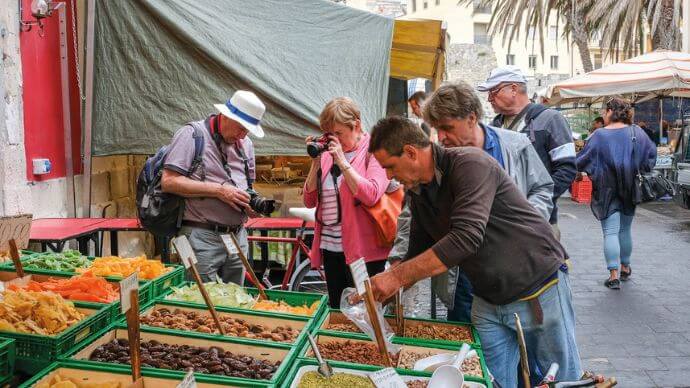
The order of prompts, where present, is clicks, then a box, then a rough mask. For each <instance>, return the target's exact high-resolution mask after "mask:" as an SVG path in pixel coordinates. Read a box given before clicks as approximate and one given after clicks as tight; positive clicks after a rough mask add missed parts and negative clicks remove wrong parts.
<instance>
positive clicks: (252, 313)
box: [120, 300, 312, 347]
mask: <svg viewBox="0 0 690 388" xmlns="http://www.w3.org/2000/svg"><path fill="white" fill-rule="evenodd" d="M156 306H161V307H167V308H169V309H171V310H174V309H175V308H187V309H195V310H199V312H200V313H205V314H209V311H208V309H207V308H206V306H203V307H201V306H199V305H196V304H189V303H185V302H179V301H172V300H158V301H153V302H151V303H149V304H148V305H146V306H143V307H142V308H141V309H140V312H141V314H144V313H146V312H147V311H149V310H150V309H153V308H154V307H156ZM217 312H218V313H221V314H232V316H233V317H234V318H239V319H245V320H246V319H251V318H266V319H278V320H280V321H281V322H280V323H281V324H282V325H290V324H291V323H297V322H299V323H301V324H304V327H303V328H302V329H301V330H300V333H299V335H298V336H297V338H295V341H294V342H291V343H290V342H276V341H269V340H264V339H258V338H254V339H252V338H244V337H233V336H229V337H232V338H241V339H243V340H245V341H250V342H254V343H257V344H264V343H273V344H282V345H288V346H295V347H300V346H301V344H302V341H303V340H305V339H306V336H307V333H309V330H310V328H311V323H312V322H311V320H310V319H309V318H308V317H301V316H291V317H290V318H283V317H276V316H275V315H274V314H271V313H267V312H264V311H257V310H242V312H235V311H233V312H230V311H223V309H217ZM120 323H121V324H125V321H124V318H123V320H121V322H120ZM142 327H150V328H156V329H158V330H165V331H169V332H171V333H178V334H179V335H184V336H191V337H195V336H197V337H200V338H209V336H210V338H214V339H215V338H217V336H216V335H215V334H205V333H201V332H197V331H192V330H178V329H171V328H165V327H158V326H148V325H144V324H143V323H142ZM293 327H294V325H293Z"/></svg>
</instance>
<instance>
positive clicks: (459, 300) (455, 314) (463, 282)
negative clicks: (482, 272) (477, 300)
mask: <svg viewBox="0 0 690 388" xmlns="http://www.w3.org/2000/svg"><path fill="white" fill-rule="evenodd" d="M472 299H473V297H472V283H470V279H468V278H467V275H465V273H464V272H463V271H462V270H458V284H457V287H456V288H455V297H454V302H453V308H452V309H450V310H448V318H447V319H448V320H449V321H455V322H465V323H469V322H472Z"/></svg>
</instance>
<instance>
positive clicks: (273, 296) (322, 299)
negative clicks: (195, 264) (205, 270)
mask: <svg viewBox="0 0 690 388" xmlns="http://www.w3.org/2000/svg"><path fill="white" fill-rule="evenodd" d="M190 284H192V282H184V283H182V284H180V285H179V287H184V286H188V285H190ZM244 289H245V291H247V293H249V294H250V295H253V296H255V297H256V296H258V294H259V290H257V289H256V288H251V287H245V288H244ZM265 291H266V296H267V297H268V299H269V300H282V301H284V302H285V303H287V304H289V305H291V306H302V305H304V304H307V305H311V304H312V303H314V302H317V301H318V302H319V308H318V309H317V310H316V311H315V312H314V315H312V316H311V317H309V316H306V315H299V314H287V313H278V312H271V311H266V312H267V313H270V315H271V316H274V317H277V318H288V319H293V318H295V317H306V318H311V319H312V324H314V323H315V322H316V321H317V320H319V319H320V318H321V315H322V314H323V313H324V311H325V310H326V308H327V306H328V303H327V299H328V297H327V296H326V295H323V294H313V293H306V292H291V291H277V290H265ZM170 294H172V289H168V290H166V291H165V293H163V295H161V296H160V297H158V298H156V300H165V301H166V302H167V301H171V302H172V300H168V299H166V298H167V297H168V296H169V295H170ZM188 305H189V306H197V307H199V306H206V305H205V304H204V303H188ZM214 307H216V308H217V309H219V310H221V309H222V310H224V311H229V312H233V311H236V312H247V311H257V312H259V311H265V310H253V309H243V308H235V307H226V306H221V305H217V306H214ZM310 328H311V326H310Z"/></svg>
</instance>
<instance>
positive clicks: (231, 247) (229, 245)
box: [220, 234, 239, 255]
mask: <svg viewBox="0 0 690 388" xmlns="http://www.w3.org/2000/svg"><path fill="white" fill-rule="evenodd" d="M220 238H221V240H223V244H225V249H227V251H228V253H229V254H231V255H236V254H238V253H239V252H238V251H237V247H236V246H235V243H234V242H233V241H232V238H231V237H230V235H228V234H221V235H220Z"/></svg>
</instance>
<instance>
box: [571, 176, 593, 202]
mask: <svg viewBox="0 0 690 388" xmlns="http://www.w3.org/2000/svg"><path fill="white" fill-rule="evenodd" d="M570 191H571V194H572V197H571V198H572V200H573V201H575V202H577V203H590V202H592V181H591V180H590V179H589V177H587V176H583V177H582V180H579V181H573V184H572V185H571V186H570Z"/></svg>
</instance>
